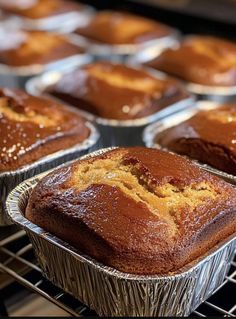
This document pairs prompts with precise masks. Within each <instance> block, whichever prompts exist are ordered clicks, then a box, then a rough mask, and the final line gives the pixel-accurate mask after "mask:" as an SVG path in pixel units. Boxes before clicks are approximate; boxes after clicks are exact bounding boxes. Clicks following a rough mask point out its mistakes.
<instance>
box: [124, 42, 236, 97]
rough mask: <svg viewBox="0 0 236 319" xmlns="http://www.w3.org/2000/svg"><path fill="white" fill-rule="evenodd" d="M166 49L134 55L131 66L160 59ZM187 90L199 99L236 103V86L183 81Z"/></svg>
mask: <svg viewBox="0 0 236 319" xmlns="http://www.w3.org/2000/svg"><path fill="white" fill-rule="evenodd" d="M178 45H179V43H178V42H175V43H174V45H173V46H172V47H178ZM165 49H166V47H150V48H145V49H144V50H141V51H139V52H137V53H136V54H134V55H132V56H131V57H129V58H128V59H127V62H128V63H130V64H136V65H140V64H141V65H143V64H145V63H148V62H150V61H151V60H152V59H154V58H155V57H158V55H160V54H161V53H162V52H163V51H164V50H165ZM182 82H183V84H184V85H185V87H186V89H187V90H188V91H189V92H190V93H192V94H194V95H196V96H197V97H198V99H204V100H213V101H216V102H221V103H223V102H233V101H236V86H229V87H227V86H208V85H203V84H197V83H192V82H186V81H183V80H182Z"/></svg>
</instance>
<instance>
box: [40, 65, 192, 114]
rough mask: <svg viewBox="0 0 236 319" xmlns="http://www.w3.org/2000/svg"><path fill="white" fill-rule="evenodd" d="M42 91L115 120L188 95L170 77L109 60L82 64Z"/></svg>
mask: <svg viewBox="0 0 236 319" xmlns="http://www.w3.org/2000/svg"><path fill="white" fill-rule="evenodd" d="M46 91H47V93H49V94H50V95H52V96H55V97H57V98H59V99H61V100H62V101H64V102H67V103H69V104H71V105H73V106H76V107H79V108H80V109H83V110H86V111H88V112H90V113H92V114H95V115H97V116H99V117H103V118H107V119H117V120H131V119H137V118H141V117H144V116H148V115H151V114H153V113H155V112H157V111H159V110H161V109H163V108H165V107H167V106H169V105H171V104H173V103H175V102H178V101H180V100H182V99H184V98H186V97H188V94H187V93H186V91H185V90H184V89H183V87H182V85H180V84H179V83H178V82H177V81H175V80H173V79H169V78H168V79H162V78H159V79H158V78H156V77H154V76H152V75H150V74H149V73H148V72H146V71H145V70H142V69H139V70H138V69H134V68H132V67H128V66H125V65H122V64H112V63H110V62H97V63H93V64H88V65H86V66H82V67H81V68H79V69H77V70H75V71H74V72H71V73H68V74H65V75H63V77H61V79H60V80H59V81H58V82H57V83H56V84H55V85H52V86H50V87H48V88H47V89H46Z"/></svg>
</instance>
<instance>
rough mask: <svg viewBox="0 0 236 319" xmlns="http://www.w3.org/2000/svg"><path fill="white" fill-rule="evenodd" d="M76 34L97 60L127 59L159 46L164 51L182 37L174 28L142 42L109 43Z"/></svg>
mask: <svg viewBox="0 0 236 319" xmlns="http://www.w3.org/2000/svg"><path fill="white" fill-rule="evenodd" d="M74 35H75V37H76V38H77V39H78V41H79V42H80V41H84V42H86V47H87V50H88V52H89V53H90V54H91V55H93V56H94V58H95V59H96V60H101V59H102V60H104V59H106V60H110V61H125V60H126V59H127V58H128V57H129V56H132V55H133V54H136V53H138V52H140V51H143V50H145V49H148V48H157V49H159V50H162V51H163V50H164V49H165V48H169V47H173V46H175V45H177V44H178V43H179V40H180V38H181V34H180V32H179V31H178V30H176V29H172V33H171V34H170V35H168V36H165V37H162V38H159V39H154V40H149V41H146V42H145V43H142V44H141V43H140V44H119V45H108V44H101V43H98V42H95V41H92V40H90V39H88V38H86V37H84V36H82V35H78V34H76V33H74Z"/></svg>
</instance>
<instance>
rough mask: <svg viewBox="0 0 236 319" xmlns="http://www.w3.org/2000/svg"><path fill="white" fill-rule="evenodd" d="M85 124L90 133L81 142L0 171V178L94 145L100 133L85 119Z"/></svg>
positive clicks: (23, 171) (21, 172) (25, 170)
mask: <svg viewBox="0 0 236 319" xmlns="http://www.w3.org/2000/svg"><path fill="white" fill-rule="evenodd" d="M85 125H86V126H87V128H88V129H89V130H90V134H89V136H88V137H87V138H86V139H85V140H84V141H83V142H82V143H77V144H76V145H74V146H72V147H69V148H67V149H64V150H60V151H57V152H54V153H52V154H49V155H46V156H44V157H42V158H40V159H39V160H37V161H35V162H33V163H31V164H27V165H25V166H23V167H21V168H19V169H17V170H13V171H7V172H3V173H1V172H0V179H1V178H4V177H10V176H11V175H12V174H13V173H15V174H16V173H17V174H23V173H25V172H27V171H28V170H32V169H34V168H36V167H37V166H39V165H41V164H46V163H47V162H51V161H52V160H56V159H57V158H59V157H61V156H64V155H68V154H70V153H74V152H75V151H78V150H81V151H83V150H86V149H88V148H90V147H91V146H93V145H95V143H96V142H97V141H98V139H99V137H100V134H99V132H98V130H97V129H96V127H95V126H94V125H93V124H92V123H90V122H88V121H87V122H85Z"/></svg>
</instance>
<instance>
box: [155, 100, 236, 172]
mask: <svg viewBox="0 0 236 319" xmlns="http://www.w3.org/2000/svg"><path fill="white" fill-rule="evenodd" d="M235 132H236V105H235V104H225V105H222V106H221V107H218V108H216V109H213V110H209V111H200V112H198V113H197V114H196V115H194V116H193V117H192V118H190V119H189V120H187V121H185V122H183V123H180V124H179V125H176V126H174V127H171V128H169V129H167V130H165V131H163V132H161V133H160V134H157V136H156V138H155V140H156V142H157V143H158V144H160V145H162V146H164V147H166V148H168V149H169V150H172V151H174V152H176V153H179V154H183V155H188V156H190V157H192V158H194V159H197V160H199V161H201V162H202V163H206V164H210V165H211V166H213V167H215V168H217V169H219V170H222V171H224V172H227V173H230V174H233V175H236V136H235Z"/></svg>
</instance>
